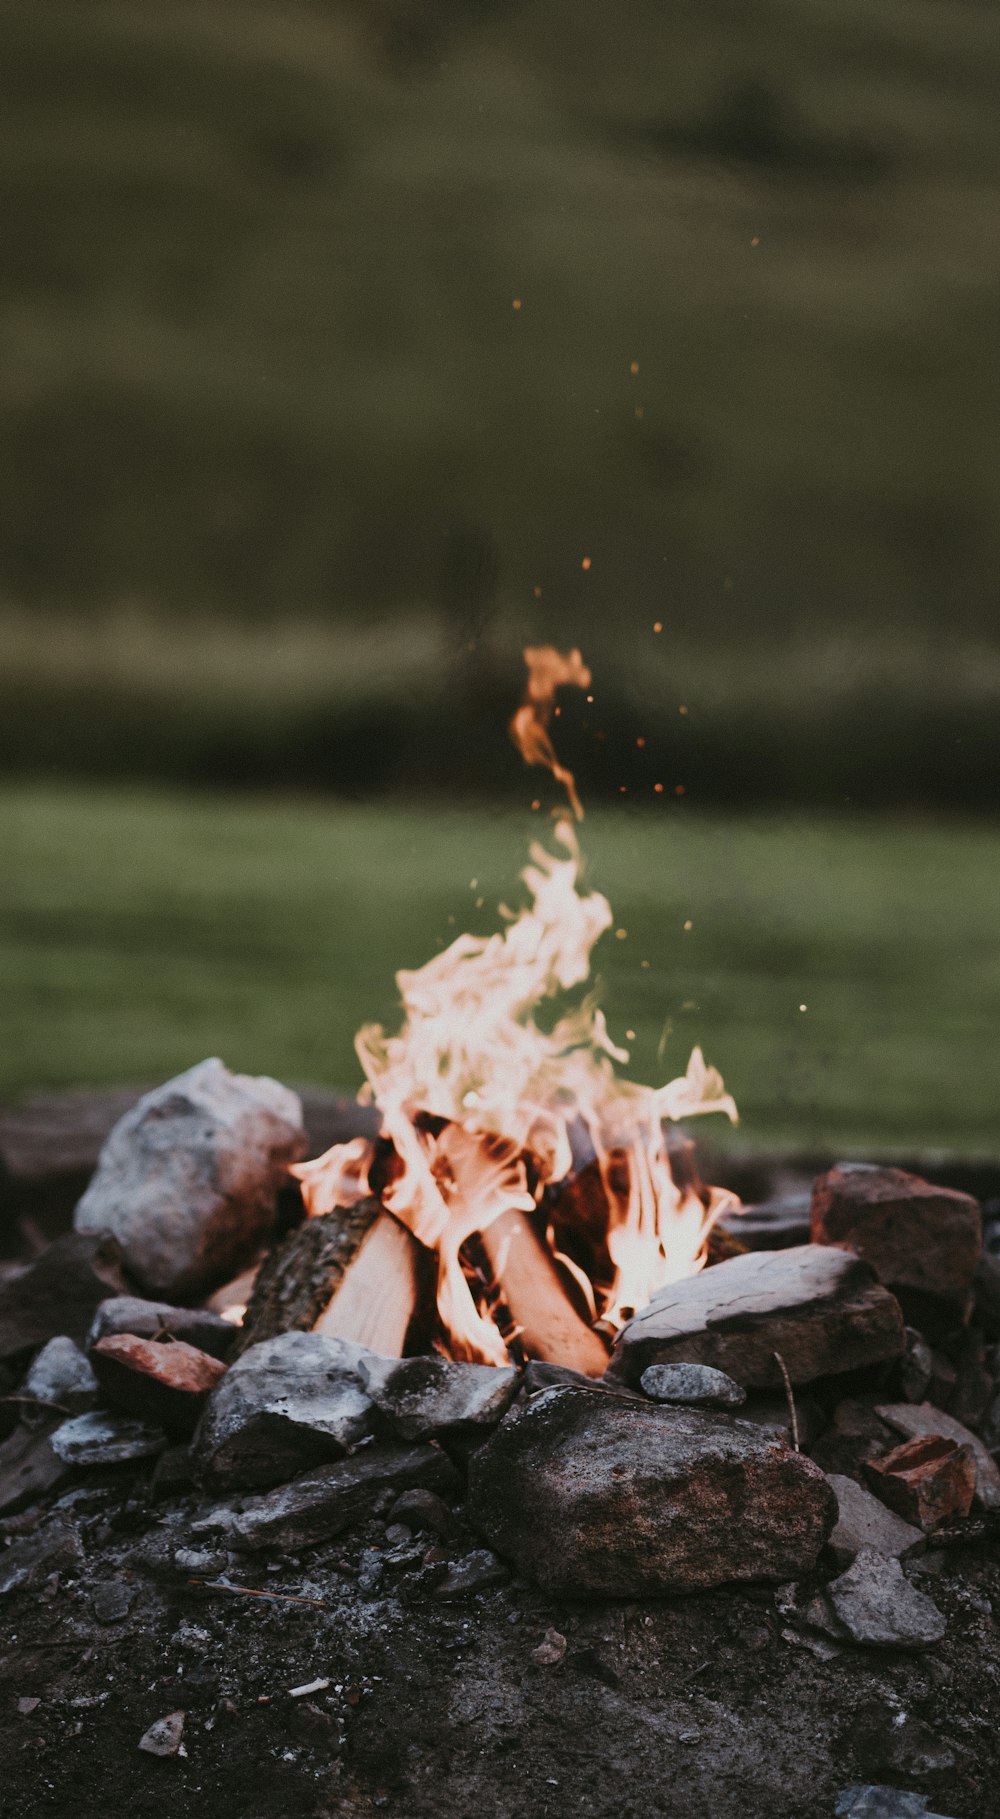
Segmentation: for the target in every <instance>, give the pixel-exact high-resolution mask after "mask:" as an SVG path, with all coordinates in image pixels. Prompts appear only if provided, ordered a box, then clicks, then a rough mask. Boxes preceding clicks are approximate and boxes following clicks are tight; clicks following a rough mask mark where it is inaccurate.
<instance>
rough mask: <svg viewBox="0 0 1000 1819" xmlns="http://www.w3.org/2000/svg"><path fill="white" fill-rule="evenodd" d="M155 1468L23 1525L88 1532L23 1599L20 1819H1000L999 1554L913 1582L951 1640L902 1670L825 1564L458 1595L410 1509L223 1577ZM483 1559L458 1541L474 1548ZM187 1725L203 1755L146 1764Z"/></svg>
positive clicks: (15, 1814) (952, 1557) (903, 1658)
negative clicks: (907, 1802)
mask: <svg viewBox="0 0 1000 1819" xmlns="http://www.w3.org/2000/svg"><path fill="white" fill-rule="evenodd" d="M153 1469H154V1468H151V1467H149V1466H145V1467H140V1468H119V1469H118V1470H117V1471H105V1472H103V1473H101V1472H94V1473H93V1474H92V1475H91V1478H90V1481H89V1482H87V1483H86V1484H80V1485H77V1486H76V1487H75V1488H74V1489H73V1490H71V1491H70V1492H69V1493H68V1494H67V1495H65V1496H64V1497H63V1498H61V1499H57V1500H56V1503H55V1506H54V1510H53V1512H52V1514H51V1515H50V1516H47V1517H46V1518H43V1516H42V1512H41V1511H40V1510H38V1509H37V1508H36V1509H33V1510H31V1511H29V1512H26V1513H25V1514H23V1515H22V1516H21V1517H20V1518H10V1519H8V1522H7V1527H8V1529H12V1528H14V1527H16V1528H17V1529H19V1530H23V1531H26V1535H22V1536H21V1537H20V1538H19V1539H18V1540H16V1541H15V1542H14V1543H13V1544H12V1546H13V1548H15V1549H24V1547H25V1545H26V1542H27V1543H28V1544H30V1543H31V1542H32V1541H34V1542H35V1543H36V1544H37V1542H38V1540H39V1538H40V1537H42V1536H44V1535H46V1534H48V1533H50V1531H51V1529H52V1528H53V1526H55V1525H58V1528H59V1530H60V1531H61V1541H60V1545H59V1547H58V1549H56V1550H55V1551H53V1552H51V1553H50V1554H49V1555H48V1557H47V1558H44V1559H42V1560H40V1561H39V1562H38V1564H37V1565H36V1567H35V1568H34V1569H32V1570H30V1572H29V1575H28V1577H27V1579H26V1581H25V1582H24V1583H23V1584H22V1585H21V1586H20V1587H19V1588H17V1589H15V1590H14V1591H13V1592H12V1593H11V1594H9V1595H8V1596H7V1598H6V1599H5V1600H4V1625H5V1632H6V1636H5V1644H4V1649H3V1660H2V1667H0V1676H2V1689H0V1775H2V1785H3V1788H4V1795H3V1800H2V1810H3V1812H4V1814H5V1816H6V1819H28V1815H32V1816H33V1815H35V1814H37V1813H45V1812H51V1813H60V1814H62V1813H73V1814H76V1815H79V1819H90V1816H91V1815H95V1816H96V1815H102V1816H103V1815H105V1814H109V1813H116V1812H126V1811H127V1812H129V1813H131V1814H134V1815H136V1816H137V1819H142V1816H144V1815H147V1814H148V1815H156V1816H157V1819H160V1815H162V1814H163V1813H164V1812H177V1813H183V1812H189V1811H190V1812H198V1813H199V1814H202V1815H204V1816H205V1819H271V1816H272V1815H274V1816H275V1819H277V1815H279V1814H280V1815H286V1814H291V1813H294V1814H295V1815H297V1816H301V1819H307V1816H309V1819H312V1816H313V1815H315V1816H316V1819H321V1816H323V1819H325V1816H326V1815H330V1816H331V1819H332V1816H333V1815H341V1814H365V1813H369V1812H380V1813H387V1814H397V1815H400V1819H423V1816H424V1815H428V1816H430V1815H433V1816H434V1819H440V1815H441V1814H442V1813H445V1812H447V1813H449V1814H455V1815H462V1816H465V1815H468V1816H469V1819H473V1816H475V1819H494V1816H495V1819H515V1816H517V1819H521V1816H522V1815H530V1816H531V1819H534V1816H535V1815H537V1816H538V1819H543V1816H545V1815H557V1814H569V1813H580V1814H592V1815H610V1814H615V1815H619V1816H621V1819H629V1816H631V1815H635V1819H639V1816H640V1815H641V1816H642V1819H645V1816H646V1815H648V1814H656V1815H663V1816H664V1819H668V1816H669V1819H689V1816H690V1819H708V1816H709V1815H711V1816H712V1819H758V1816H759V1819H764V1816H765V1815H767V1816H768V1819H770V1816H772V1815H774V1816H782V1819H785V1816H787V1819H793V1816H794V1819H819V1816H820V1815H824V1816H825V1815H833V1813H834V1812H835V1810H836V1803H837V1799H838V1796H839V1795H841V1794H842V1793H843V1792H844V1790H846V1789H847V1788H849V1787H851V1786H852V1785H856V1784H864V1783H875V1784H880V1785H888V1786H891V1787H896V1788H902V1789H908V1790H913V1791H914V1792H916V1791H919V1792H920V1793H922V1794H923V1795H924V1796H925V1797H926V1798H927V1800H928V1802H929V1805H930V1810H931V1811H936V1812H940V1813H944V1814H948V1815H954V1819H984V1816H986V1815H989V1814H991V1813H997V1812H1000V1796H998V1794H997V1792H996V1788H997V1785H998V1777H1000V1636H998V1632H997V1626H996V1623H995V1621H994V1616H993V1609H994V1605H1000V1556H998V1554H997V1550H996V1547H995V1546H991V1545H990V1544H989V1543H983V1544H981V1545H965V1546H962V1547H960V1548H954V1549H950V1548H939V1549H938V1548H935V1549H931V1550H929V1551H928V1553H927V1555H926V1556H925V1557H924V1559H923V1561H922V1562H921V1563H920V1570H919V1573H917V1572H916V1571H915V1570H914V1569H911V1572H912V1574H913V1578H914V1581H915V1582H919V1583H921V1584H923V1585H924V1586H928V1585H929V1586H932V1588H933V1597H934V1601H935V1603H936V1604H937V1606H938V1608H939V1609H940V1610H941V1612H942V1613H943V1615H944V1618H945V1621H946V1626H947V1627H946V1634H945V1637H944V1639H943V1641H941V1642H940V1643H938V1644H936V1645H935V1646H934V1647H932V1648H930V1649H927V1650H922V1651H920V1652H912V1651H892V1650H890V1651H886V1652H879V1653H875V1652H873V1651H871V1650H868V1649H860V1648H856V1647H853V1646H840V1645H837V1644H833V1643H830V1644H828V1645H827V1644H825V1643H824V1642H823V1641H822V1640H821V1639H820V1638H819V1637H818V1636H817V1634H816V1633H815V1632H813V1631H811V1630H809V1629H807V1627H806V1626H805V1624H804V1623H803V1620H802V1613H803V1612H804V1611H805V1609H806V1608H807V1607H808V1605H809V1603H810V1601H811V1599H812V1596H813V1594H814V1592H815V1591H816V1589H817V1588H818V1585H819V1583H820V1582H821V1581H822V1580H823V1579H826V1578H828V1577H829V1572H828V1571H824V1572H822V1573H820V1574H818V1575H814V1576H812V1577H811V1578H809V1579H806V1580H805V1581H803V1582H801V1583H799V1584H798V1585H797V1586H779V1587H777V1588H775V1587H771V1586H767V1587H765V1586H760V1587H757V1586H754V1587H747V1588H742V1589H730V1588H722V1589H718V1590H714V1591H710V1592H707V1593H703V1594H701V1595H698V1596H690V1597H679V1598H672V1599H669V1600H668V1599H659V1600H644V1601H642V1602H641V1603H635V1602H629V1603H621V1602H613V1603H608V1602H606V1601H601V1600H599V1599H588V1600H587V1601H586V1602H585V1603H583V1602H577V1601H568V1600H564V1599H551V1598H547V1597H545V1596H543V1595H542V1594H540V1593H539V1592H538V1591H536V1590H534V1589H532V1588H531V1587H530V1586H529V1585H528V1584H526V1583H524V1582H522V1581H520V1580H518V1579H514V1578H512V1579H509V1580H507V1582H506V1583H504V1584H501V1585H489V1586H487V1587H486V1588H485V1589H483V1590H479V1591H477V1590H475V1589H470V1590H468V1591H466V1592H464V1593H463V1592H462V1591H461V1590H460V1589H459V1590H457V1591H456V1592H454V1593H452V1594H451V1595H450V1596H446V1597H442V1596H441V1595H440V1594H441V1591H442V1584H441V1580H442V1575H446V1574H448V1571H449V1569H448V1567H447V1565H445V1564H444V1563H443V1562H441V1561H437V1562H436V1563H435V1562H433V1561H432V1563H431V1565H429V1566H428V1565H425V1564H424V1558H425V1556H426V1554H427V1553H428V1551H430V1550H432V1549H433V1550H434V1551H436V1552H443V1551H445V1550H443V1549H441V1548H440V1545H439V1544H438V1542H437V1539H436V1537H434V1536H433V1535H432V1534H430V1533H427V1534H424V1535H420V1536H418V1537H417V1538H416V1539H415V1540H413V1541H411V1540H410V1538H409V1535H407V1536H405V1537H403V1538H402V1539H401V1538H400V1535H399V1530H400V1528H402V1527H403V1526H404V1525H402V1524H399V1523H395V1524H393V1523H388V1522H387V1520H386V1518H385V1517H383V1518H381V1519H371V1520H368V1521H366V1522H364V1523H363V1524H362V1525H360V1526H359V1527H357V1528H356V1529H353V1530H352V1531H351V1532H350V1533H349V1534H348V1535H346V1536H344V1537H342V1538H338V1540H337V1541H336V1543H333V1544H327V1545H324V1546H320V1547H317V1548H314V1549H311V1550H308V1551H306V1552H304V1553H302V1554H301V1555H297V1556H292V1557H290V1556H287V1555H272V1554H269V1553H263V1554H257V1555H255V1556H254V1557H253V1558H252V1561H251V1562H244V1563H243V1565H242V1566H237V1567H236V1570H232V1564H231V1562H227V1563H226V1566H225V1567H224V1568H223V1571H222V1572H220V1571H219V1570H218V1560H217V1559H215V1560H213V1559H211V1558H209V1559H208V1560H202V1561H200V1562H199V1561H198V1560H197V1559H196V1560H195V1561H194V1562H192V1561H191V1560H190V1558H189V1554H188V1549H189V1545H190V1542H191V1540H192V1535H191V1523H192V1521H193V1520H194V1519H196V1517H197V1513H198V1512H199V1510H204V1509H205V1507H206V1504H205V1500H204V1499H203V1498H200V1497H199V1496H197V1494H195V1493H193V1492H189V1493H188V1494H186V1495H184V1496H180V1497H178V1496H177V1495H175V1494H174V1495H170V1496H169V1497H167V1498H166V1499H165V1500H158V1498H157V1495H156V1490H155V1487H154V1484H153ZM480 1548H481V1542H480V1541H479V1540H478V1538H477V1537H476V1536H475V1535H473V1534H471V1533H469V1532H468V1531H466V1530H463V1528H462V1527H461V1526H459V1528H458V1529H457V1531H456V1533H455V1536H454V1538H453V1539H452V1540H451V1541H450V1542H449V1543H448V1544H447V1553H448V1555H449V1556H450V1558H451V1559H452V1560H458V1561H461V1560H463V1559H465V1558H467V1557H468V1556H469V1555H470V1554H475V1553H477V1552H478V1551H479V1550H480ZM10 1552H11V1550H8V1555H7V1560H8V1561H9V1560H10ZM178 1553H179V1554H181V1556H182V1557H187V1564H186V1565H185V1564H184V1559H183V1558H182V1560H181V1562H180V1563H178V1562H177V1560H176V1558H175V1557H176V1556H177V1555H178ZM192 1565H194V1566H199V1565H200V1567H201V1570H200V1571H192V1570H191V1568H192ZM8 1571H9V1567H8ZM468 1576H469V1578H470V1579H471V1580H472V1581H473V1582H474V1579H475V1568H474V1567H473V1568H472V1569H471V1570H470V1572H469V1575H468ZM206 1578H207V1579H210V1580H212V1581H214V1582H215V1583H214V1588H213V1589H208V1588H206V1586H205V1585H204V1584H203V1583H199V1581H202V1580H204V1579H206ZM222 1578H225V1579H226V1580H227V1581H229V1582H230V1585H229V1589H224V1588H223V1587H222V1586H221V1585H220V1584H219V1580H220V1579H222ZM444 1589H445V1590H447V1580H446V1581H445V1587H444ZM817 1649H818V1650H819V1651H820V1652H819V1653H816V1652H815V1651H816V1650H817ZM302 1689H307V1690H302ZM308 1689H312V1690H308ZM174 1713H182V1714H183V1731H182V1732H181V1736H180V1747H179V1748H174V1750H173V1753H170V1754H166V1755H162V1756H158V1755H155V1754H151V1753H149V1751H148V1749H143V1748H141V1747H140V1743H141V1740H142V1739H143V1738H144V1737H145V1736H146V1735H147V1733H148V1732H149V1729H150V1726H152V1725H154V1723H155V1722H156V1721H157V1720H160V1719H163V1718H165V1717H167V1716H169V1715H170V1714H174ZM175 1741H176V1739H175V1738H171V1737H170V1736H168V1738H167V1743H168V1745H170V1744H171V1743H174V1742H175ZM886 1810H892V1811H895V1810H896V1809H895V1808H893V1809H886ZM899 1810H900V1811H901V1812H902V1811H905V1810H906V1809H905V1808H900V1809H899ZM912 1810H913V1811H914V1812H919V1811H921V1810H922V1809H921V1808H920V1807H919V1806H914V1807H913V1809H912Z"/></svg>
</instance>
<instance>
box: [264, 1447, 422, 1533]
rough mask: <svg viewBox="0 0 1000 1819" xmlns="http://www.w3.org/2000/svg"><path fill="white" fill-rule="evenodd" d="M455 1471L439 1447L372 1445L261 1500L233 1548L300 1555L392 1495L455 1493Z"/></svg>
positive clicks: (323, 1466)
mask: <svg viewBox="0 0 1000 1819" xmlns="http://www.w3.org/2000/svg"><path fill="white" fill-rule="evenodd" d="M455 1484H456V1475H455V1469H454V1467H453V1466H452V1464H451V1463H450V1461H449V1460H448V1458H447V1456H446V1455H445V1454H444V1453H443V1452H441V1451H440V1449H439V1448H438V1447H436V1446H394V1445H391V1444H389V1445H385V1446H369V1447H364V1448H363V1449H362V1450H361V1452H359V1453H357V1454H355V1456H354V1457H353V1458H351V1459H342V1460H341V1461H340V1462H339V1463H337V1464H334V1465H321V1466H319V1467H317V1469H316V1470H315V1471H312V1472H304V1473H303V1474H302V1476H301V1477H299V1478H295V1479H293V1481H292V1483H291V1484H284V1485H282V1486H281V1488H280V1489H279V1490H274V1491H271V1492H270V1494H269V1495H268V1496H266V1497H255V1498H254V1499H253V1501H252V1503H251V1504H250V1506H249V1507H248V1508H244V1509H243V1510H242V1511H241V1512H240V1513H238V1514H237V1515H236V1516H235V1518H234V1520H233V1524H232V1528H231V1530H230V1531H229V1542H230V1545H231V1546H232V1547H235V1548H246V1549H249V1550H254V1549H258V1548H265V1547H268V1548H281V1549H287V1550H289V1551H290V1552H294V1551H295V1550H296V1549H298V1548H301V1547H312V1546H314V1545H315V1544H316V1543H317V1542H319V1541H329V1540H330V1539H331V1538H332V1537H333V1536H334V1535H339V1534H341V1532H342V1531H343V1530H344V1529H346V1528H349V1527H350V1526H351V1524H352V1523H353V1522H357V1521H359V1520H360V1518H361V1517H362V1516H366V1515H368V1514H369V1513H370V1511H371V1510H372V1508H373V1506H374V1504H375V1501H376V1498H377V1497H378V1496H379V1494H380V1493H381V1492H384V1491H387V1490H394V1491H403V1490H408V1489H421V1490H428V1491H451V1490H454V1488H455Z"/></svg>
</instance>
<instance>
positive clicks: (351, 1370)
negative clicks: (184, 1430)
mask: <svg viewBox="0 0 1000 1819" xmlns="http://www.w3.org/2000/svg"><path fill="white" fill-rule="evenodd" d="M370 1356H371V1354H370V1353H366V1352H365V1351H364V1348H363V1347H362V1346H360V1345H354V1344H352V1343H351V1342H350V1341H349V1340H346V1339H327V1338H325V1337H324V1336H323V1335H322V1334H321V1333H281V1334H279V1336H278V1337H277V1338H276V1339H265V1340H262V1341H261V1343H260V1344H259V1345H252V1346H250V1347H249V1349H248V1350H247V1351H245V1352H244V1353H243V1355H242V1357H240V1358H238V1359H237V1360H236V1363H235V1364H233V1365H231V1366H230V1368H229V1370H228V1372H227V1373H226V1376H225V1377H224V1378H223V1380H222V1382H221V1383H220V1384H219V1386H218V1388H217V1389H216V1390H214V1391H213V1393H212V1395H211V1396H210V1397H209V1400H208V1403H207V1406H206V1408H205V1412H204V1414H203V1416H202V1418H201V1422H200V1424H199V1427H198V1431H197V1434H196V1436H195V1442H194V1459H195V1466H196V1469H197V1471H198V1474H199V1476H200V1477H201V1478H202V1480H203V1482H204V1483H205V1484H206V1485H208V1486H209V1487H210V1488H211V1489H212V1490H266V1489H268V1488H269V1487H270V1486H271V1485H274V1484H283V1483H285V1482H286V1481H287V1480H288V1479H289V1478H294V1477H295V1476H296V1474H297V1473H299V1472H302V1471H304V1470H305V1469H306V1467H307V1466H311V1465H319V1464H322V1463H324V1462H325V1461H328V1460H334V1459H341V1458H343V1456H344V1454H345V1453H346V1452H348V1451H349V1450H350V1448H351V1447H353V1446H356V1445H357V1443H358V1442H359V1441H360V1440H363V1439H364V1438H365V1437H366V1435H369V1434H371V1433H372V1432H373V1431H374V1426H375V1421H376V1412H375V1406H374V1403H373V1402H372V1400H371V1397H370V1396H369V1394H368V1391H367V1390H366V1389H365V1387H364V1384H363V1381H362V1377H361V1370H360V1365H361V1360H362V1359H363V1358H367V1357H370Z"/></svg>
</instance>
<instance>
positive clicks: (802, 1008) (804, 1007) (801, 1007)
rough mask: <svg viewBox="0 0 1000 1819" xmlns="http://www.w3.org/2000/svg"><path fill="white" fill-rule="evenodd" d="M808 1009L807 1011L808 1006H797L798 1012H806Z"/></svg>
mask: <svg viewBox="0 0 1000 1819" xmlns="http://www.w3.org/2000/svg"><path fill="white" fill-rule="evenodd" d="M808 1009H809V1006H808V1004H800V1005H799V1010H800V1011H807V1010H808Z"/></svg>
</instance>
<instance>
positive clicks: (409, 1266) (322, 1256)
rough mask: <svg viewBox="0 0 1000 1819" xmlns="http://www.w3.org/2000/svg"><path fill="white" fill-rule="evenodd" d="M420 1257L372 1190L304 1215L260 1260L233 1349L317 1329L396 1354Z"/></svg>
mask: <svg viewBox="0 0 1000 1819" xmlns="http://www.w3.org/2000/svg"><path fill="white" fill-rule="evenodd" d="M421 1263H422V1258H421V1255H420V1246H419V1245H418V1243H417V1241H416V1239H415V1238H413V1237H411V1236H410V1233H409V1232H408V1231H406V1229H405V1228H404V1227H403V1226H401V1225H400V1224H399V1222H398V1220H396V1219H393V1217H392V1215H391V1214H390V1213H387V1212H386V1211H385V1209H384V1208H383V1206H382V1204H381V1202H380V1201H378V1200H375V1199H373V1198H368V1199H365V1200H359V1201H358V1203H357V1205H356V1206H352V1207H335V1208H334V1209H333V1211H332V1212H329V1213H320V1214H318V1215H317V1217H316V1218H314V1219H307V1220H306V1221H305V1223H304V1224H303V1225H300V1226H299V1227H298V1229H297V1230H296V1231H294V1232H292V1233H291V1234H290V1236H289V1237H288V1238H286V1239H285V1242H284V1243H283V1244H281V1245H279V1246H278V1247H277V1248H276V1249H275V1250H273V1251H272V1252H271V1255H270V1256H269V1257H268V1258H267V1260H266V1262H265V1263H264V1264H263V1265H262V1267H261V1270H260V1274H259V1275H258V1277H257V1281H256V1283H255V1285H254V1290H253V1294H252V1295H251V1297H250V1302H249V1305H248V1307H247V1311H246V1314H245V1315H244V1318H243V1326H242V1329H241V1331H240V1335H239V1339H238V1340H237V1346H236V1350H237V1353H241V1352H244V1351H246V1349H247V1347H248V1346H250V1345H257V1344H258V1343H259V1342H260V1341H261V1340H262V1339H273V1338H276V1337H277V1335H278V1334H279V1333H286V1332H312V1331H314V1330H316V1331H319V1332H322V1333H324V1334H326V1336H327V1337H328V1338H336V1339H353V1340H354V1341H355V1342H356V1343H357V1344H359V1345H366V1346H368V1347H369V1348H370V1350H372V1351H377V1352H380V1353H382V1355H383V1356H385V1357H401V1356H402V1354H403V1348H404V1346H405V1343H406V1337H407V1333H408V1331H409V1328H410V1324H411V1321H412V1320H413V1316H414V1313H415V1311H416V1309H417V1305H418V1301H419V1300H420V1298H421V1290H422V1283H423V1270H422V1268H421Z"/></svg>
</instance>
